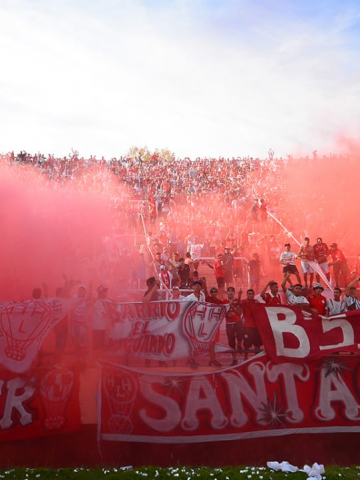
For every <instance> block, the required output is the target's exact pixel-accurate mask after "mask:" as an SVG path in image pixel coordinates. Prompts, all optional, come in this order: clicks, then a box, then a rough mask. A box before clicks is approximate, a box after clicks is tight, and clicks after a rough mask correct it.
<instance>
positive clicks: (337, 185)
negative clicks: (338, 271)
mask: <svg viewBox="0 0 360 480" xmlns="http://www.w3.org/2000/svg"><path fill="white" fill-rule="evenodd" d="M349 146H350V145H349ZM351 147H352V148H351V150H350V151H349V149H348V151H349V153H347V154H344V155H331V156H327V157H321V158H311V159H308V158H307V159H306V158H302V159H298V160H290V161H289V162H288V163H287V165H286V168H285V171H286V178H285V182H284V184H285V189H286V194H285V195H284V196H283V198H282V201H281V202H280V205H279V212H282V213H281V215H282V217H283V218H284V223H285V225H286V226H287V228H288V229H289V230H291V231H292V233H293V234H294V235H295V237H297V238H298V239H299V240H300V241H303V238H304V236H309V237H310V242H311V244H315V243H316V238H317V237H322V238H323V241H324V242H325V243H327V244H328V245H329V244H330V243H333V242H336V243H337V244H338V246H339V248H340V249H342V250H343V251H344V253H345V254H347V255H348V256H349V255H358V254H359V253H360V246H359V243H360V242H359V235H360V222H359V219H360V207H359V179H360V148H359V146H355V145H354V143H352V145H351Z"/></svg>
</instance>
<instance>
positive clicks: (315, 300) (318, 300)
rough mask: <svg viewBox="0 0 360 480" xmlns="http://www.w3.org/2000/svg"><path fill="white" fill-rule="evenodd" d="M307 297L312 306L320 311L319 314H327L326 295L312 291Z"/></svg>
mask: <svg viewBox="0 0 360 480" xmlns="http://www.w3.org/2000/svg"><path fill="white" fill-rule="evenodd" d="M306 298H307V299H308V302H309V303H310V307H311V308H315V309H316V310H317V311H318V312H319V315H325V307H326V297H324V296H323V295H320V296H319V297H317V296H316V295H315V293H312V294H311V295H308V296H307V297H306Z"/></svg>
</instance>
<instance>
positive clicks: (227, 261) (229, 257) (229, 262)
mask: <svg viewBox="0 0 360 480" xmlns="http://www.w3.org/2000/svg"><path fill="white" fill-rule="evenodd" d="M223 262H224V269H225V286H226V287H230V286H231V285H232V284H233V269H234V255H233V254H232V252H231V251H230V247H225V253H224V254H223Z"/></svg>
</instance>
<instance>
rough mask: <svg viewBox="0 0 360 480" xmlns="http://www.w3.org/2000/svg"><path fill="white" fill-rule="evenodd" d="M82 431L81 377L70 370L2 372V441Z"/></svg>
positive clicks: (0, 392)
mask: <svg viewBox="0 0 360 480" xmlns="http://www.w3.org/2000/svg"><path fill="white" fill-rule="evenodd" d="M79 429H80V407H79V374H78V373H76V372H75V371H74V370H73V369H71V368H68V367H59V368H54V369H49V368H37V369H35V370H32V371H31V372H29V373H28V374H26V375H16V374H12V373H10V372H8V371H6V370H1V373H0V441H10V440H21V439H24V438H29V437H35V436H43V435H53V434H58V433H66V432H72V431H75V430H79Z"/></svg>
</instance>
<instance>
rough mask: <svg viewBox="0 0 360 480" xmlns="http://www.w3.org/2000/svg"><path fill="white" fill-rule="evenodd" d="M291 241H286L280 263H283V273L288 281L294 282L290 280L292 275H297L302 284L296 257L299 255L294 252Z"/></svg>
mask: <svg viewBox="0 0 360 480" xmlns="http://www.w3.org/2000/svg"><path fill="white" fill-rule="evenodd" d="M290 249H291V245H290V243H285V251H284V252H282V254H281V255H280V263H281V265H283V274H284V278H286V281H288V282H289V283H290V285H291V284H292V282H291V280H290V275H295V276H296V279H297V281H298V283H299V284H301V280H300V275H299V271H298V269H297V267H296V264H295V259H296V258H297V255H296V253H295V252H292V251H291V250H290Z"/></svg>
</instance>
